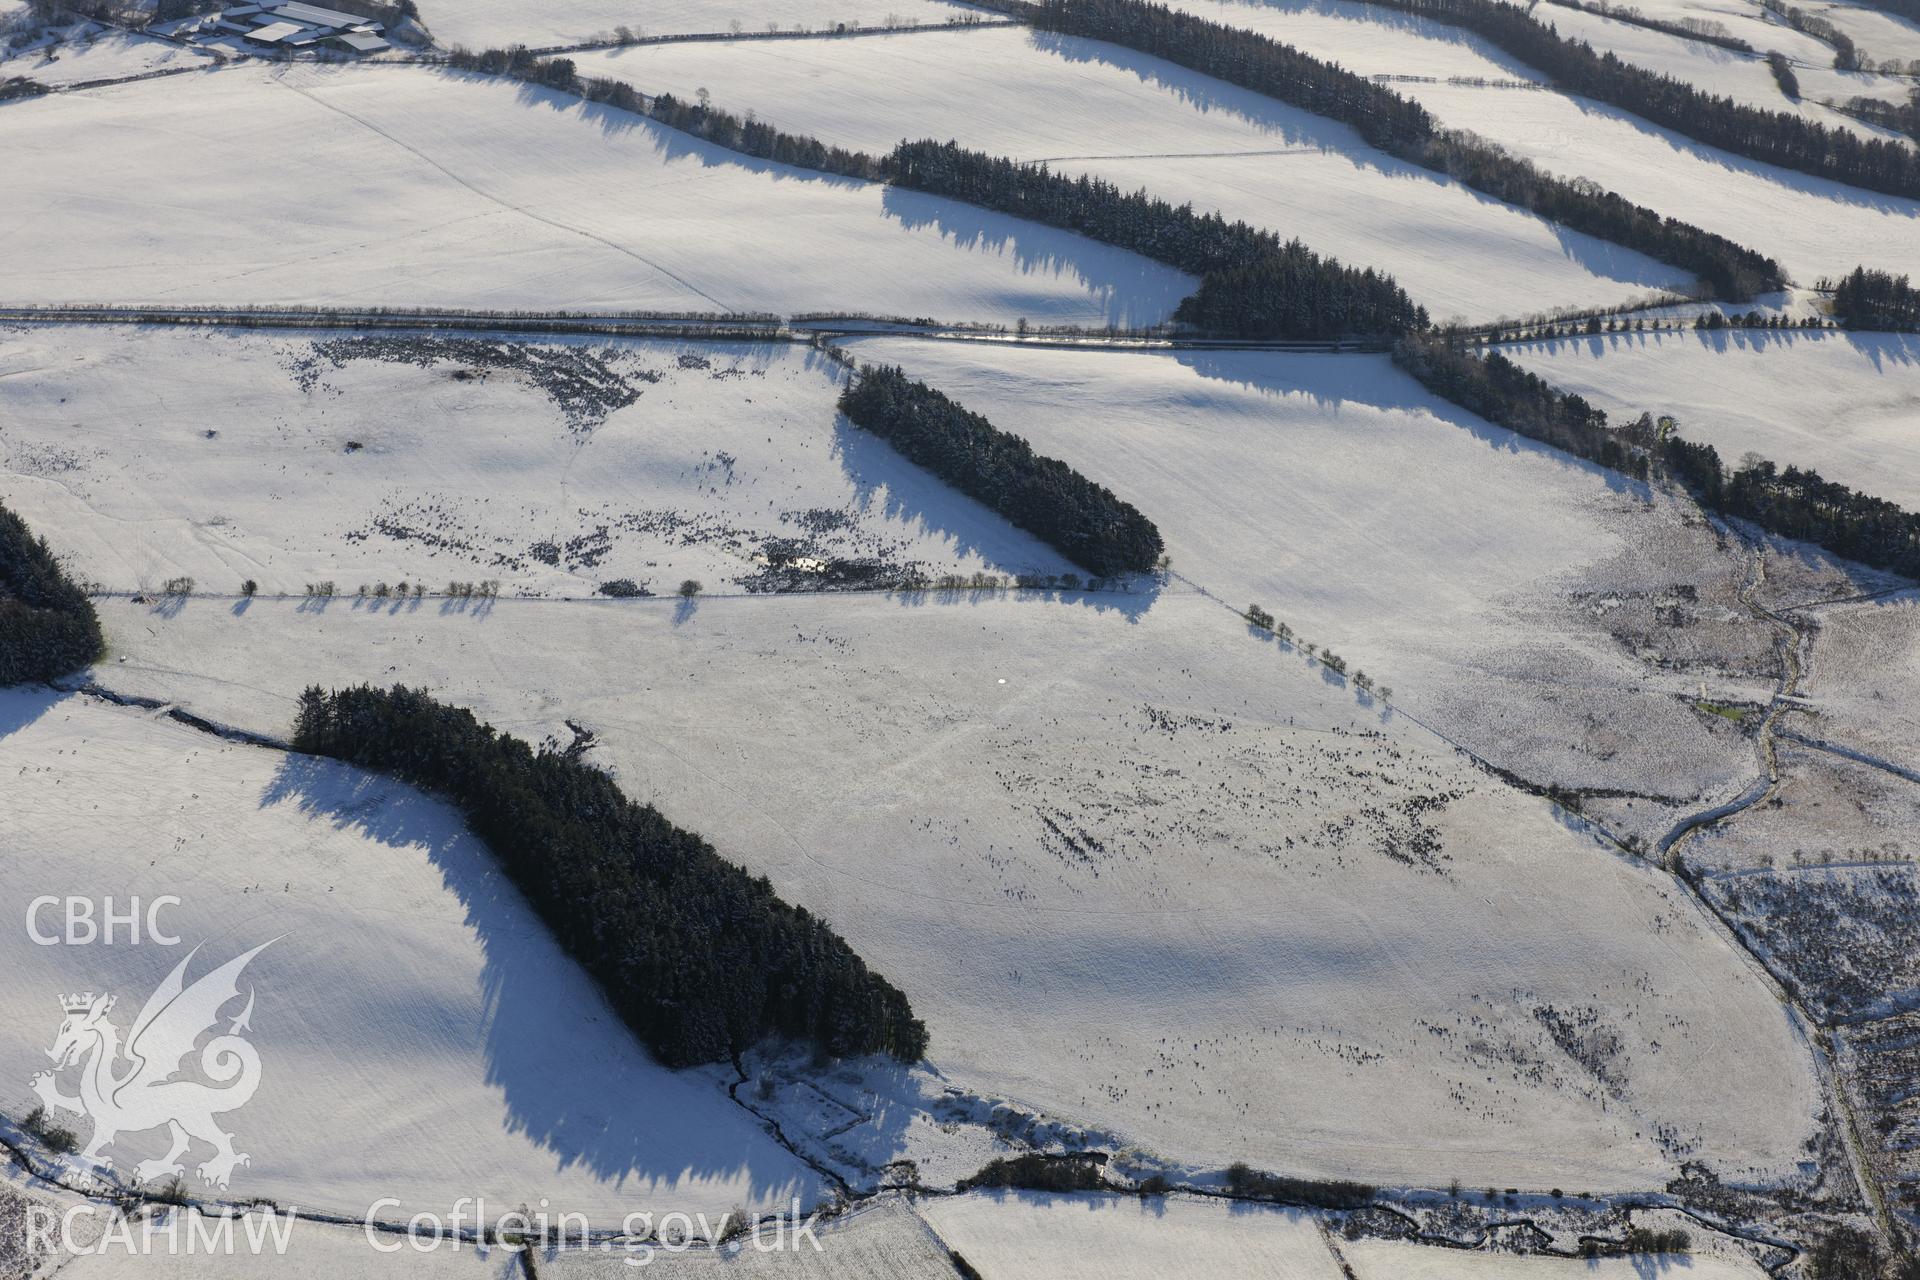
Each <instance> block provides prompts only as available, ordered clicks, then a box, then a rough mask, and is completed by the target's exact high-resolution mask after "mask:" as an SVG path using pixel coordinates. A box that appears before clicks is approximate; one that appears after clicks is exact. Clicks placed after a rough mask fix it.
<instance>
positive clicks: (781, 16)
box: [421, 0, 990, 49]
mask: <svg viewBox="0 0 1920 1280" xmlns="http://www.w3.org/2000/svg"><path fill="white" fill-rule="evenodd" d="M421 16H422V17H423V18H424V19H425V20H426V22H427V23H428V25H429V26H430V27H431V29H432V31H433V36H434V40H435V41H436V42H437V43H439V44H441V45H443V46H447V45H465V46H467V47H468V48H472V49H487V48H496V47H504V46H506V45H511V44H524V45H529V46H531V47H534V48H541V47H545V46H548V45H561V44H580V43H584V42H587V41H591V40H604V39H609V38H611V37H612V36H613V35H614V33H615V32H617V31H618V30H619V29H620V28H621V27H625V28H626V29H627V30H628V31H630V32H632V33H633V34H634V35H636V36H642V37H646V36H674V35H687V34H692V33H702V32H707V33H714V34H731V33H733V32H734V31H735V30H740V31H754V32H759V31H765V30H767V28H768V25H769V24H774V25H777V26H778V27H779V28H780V30H782V31H795V30H800V31H828V30H833V29H836V28H838V27H841V26H847V27H872V26H880V25H883V24H884V25H888V26H893V25H897V24H910V23H917V24H919V25H922V26H929V27H931V26H939V25H941V24H944V23H947V22H950V21H953V20H954V19H956V18H967V17H980V16H990V15H985V14H982V12H981V11H980V10H978V9H975V8H973V7H971V6H969V5H962V4H949V3H946V2H945V0H572V3H568V4H553V3H549V2H548V0H444V2H442V3H436V4H434V5H433V7H432V8H431V9H430V10H426V11H423V12H422V14H421Z"/></svg>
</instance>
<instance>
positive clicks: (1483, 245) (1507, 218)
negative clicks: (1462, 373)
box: [576, 28, 1687, 321]
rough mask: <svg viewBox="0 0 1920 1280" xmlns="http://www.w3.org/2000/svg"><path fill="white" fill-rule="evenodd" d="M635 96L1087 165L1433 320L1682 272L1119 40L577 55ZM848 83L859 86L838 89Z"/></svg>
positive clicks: (1025, 35)
mask: <svg viewBox="0 0 1920 1280" xmlns="http://www.w3.org/2000/svg"><path fill="white" fill-rule="evenodd" d="M576 61H577V62H578V63H579V65H580V66H581V68H582V70H583V72H585V73H588V74H595V75H607V76H611V77H614V78H617V79H622V80H626V81H629V82H630V83H632V84H633V85H635V86H636V87H638V88H640V89H641V90H643V91H645V92H648V93H662V92H667V93H672V94H674V95H676V96H678V97H681V98H683V99H691V98H693V97H694V96H695V95H696V93H697V92H698V91H699V90H702V89H705V90H707V91H708V92H710V93H711V94H712V95H713V100H714V101H715V103H717V104H719V105H722V106H724V107H726V108H727V109H729V110H732V111H736V112H740V111H748V110H751V111H754V112H756V113H757V114H759V115H761V116H764V117H765V118H767V119H768V120H770V121H773V122H774V123H775V124H777V125H778V126H779V127H780V128H783V129H787V130H789V131H793V132H799V133H806V134H812V135H814V136H816V137H819V138H821V139H822V140H824V141H826V142H830V143H835V144H838V145H841V146H845V147H850V148H855V149H861V150H866V151H869V152H874V153H880V152H885V151H888V150H891V149H892V147H893V146H894V144H896V143H898V142H900V141H901V140H902V139H912V140H918V139H921V138H934V139H940V140H945V139H948V138H953V139H957V140H958V141H959V142H960V143H961V144H962V145H964V146H968V147H972V148H974V149H976V150H983V151H987V152H990V153H992V154H995V155H1008V156H1012V157H1014V158H1016V159H1021V160H1028V161H1041V160H1044V161H1046V162H1047V163H1048V164H1049V165H1050V166H1051V167H1052V168H1053V169H1055V170H1056V171H1060V172H1067V173H1082V172H1084V173H1092V174H1095V175H1098V176H1100V177H1103V178H1106V179H1107V180H1109V181H1111V182H1114V183H1117V184H1118V185H1119V186H1121V187H1122V188H1124V189H1126V190H1129V191H1131V190H1134V189H1137V188H1145V189H1146V190H1147V191H1149V192H1152V193H1153V194H1155V195H1162V196H1165V197H1167V198H1168V199H1176V200H1178V199H1191V200H1192V201H1193V202H1194V203H1195V205H1196V206H1197V207H1199V208H1202V209H1217V210H1218V211H1219V212H1220V213H1221V214H1222V215H1223V216H1225V217H1228V218H1236V219H1244V220H1245V221H1247V222H1249V223H1252V224H1253V225H1255V226H1259V227H1266V228H1271V229H1272V230H1274V231H1276V232H1278V233H1279V234H1280V235H1282V236H1283V237H1289V238H1291V237H1296V236H1297V237H1299V238H1300V239H1302V240H1304V241H1305V242H1306V243H1307V244H1308V245H1309V246H1311V247H1312V248H1314V249H1317V250H1319V251H1321V252H1325V253H1332V254H1334V255H1336V256H1338V257H1340V258H1342V259H1343V260H1345V261H1348V262H1366V263H1369V264H1371V265H1375V266H1378V267H1381V268H1383V269H1385V270H1387V271H1390V272H1391V273H1392V274H1393V275H1394V276H1395V277H1396V278H1397V279H1398V280H1399V281H1400V283H1401V284H1402V285H1404V286H1405V287H1406V288H1407V289H1408V290H1409V291H1410V292H1411V293H1412V294H1413V295H1414V297H1415V298H1416V299H1417V300H1418V301H1420V302H1422V303H1424V304H1425V305H1426V306H1427V307H1428V308H1429V310H1431V311H1432V312H1433V313H1434V315H1436V316H1437V317H1441V318H1451V317H1460V318H1464V319H1468V320H1473V321H1485V320H1491V319H1494V318H1497V317H1499V316H1508V315H1511V316H1519V315H1525V314H1529V313H1532V312H1535V311H1540V310H1549V309H1552V308H1554V307H1583V306H1601V305H1610V304H1614V303H1618V302H1621V301H1624V300H1626V299H1629V298H1632V297H1635V296H1639V295H1645V294H1650V293H1654V292H1656V291H1658V290H1661V289H1663V288H1666V287H1669V286H1675V285H1680V284H1685V283H1687V281H1686V277H1685V273H1684V272H1681V271H1678V270H1676V269H1675V268H1673V267H1670V266H1667V265H1666V264H1664V263H1659V262H1655V261H1653V260H1651V259H1649V258H1647V257H1645V256H1644V255H1642V254H1638V253H1634V252H1632V251H1631V250H1627V249H1623V248H1621V247H1620V246H1618V245H1613V244H1609V243H1607V242H1605V241H1601V240H1596V239H1594V238H1592V237H1590V236H1583V235H1580V234H1577V233H1569V232H1567V231H1566V230H1565V229H1564V228H1560V227H1555V226H1553V225H1552V224H1551V223H1548V222H1546V221H1545V220H1543V219H1540V218H1537V217H1534V216H1532V215H1530V214H1527V213H1525V212H1523V211H1521V210H1519V209H1515V208H1513V207H1511V206H1508V205H1503V204H1501V203H1499V202H1498V201H1494V200H1489V199H1488V198H1486V197H1485V196H1482V195H1479V194H1478V193H1476V192H1473V191H1469V190H1467V189H1465V188H1464V187H1461V186H1459V185H1457V184H1454V183H1451V182H1448V181H1447V180H1446V179H1445V178H1443V177H1440V176H1437V175H1434V174H1431V173H1429V172H1427V171H1426V170H1424V169H1421V168H1419V167H1418V166H1415V165H1411V164H1408V163H1407V162H1405V161H1403V160H1397V159H1394V158H1393V157H1391V156H1388V155H1386V154H1385V153H1383V152H1381V151H1378V150H1376V149H1374V148H1372V147H1369V146H1368V145H1366V144H1365V143H1364V142H1362V141H1361V139H1360V137H1359V136H1358V135H1357V134H1356V133H1355V132H1354V131H1353V130H1352V129H1350V128H1348V127H1347V126H1345V125H1340V124H1335V123H1333V122H1331V121H1328V120H1326V119H1324V118H1321V117H1317V116H1314V115H1311V114H1309V113H1307V112H1304V111H1299V110H1296V109H1293V108H1289V107H1286V106H1283V105H1281V104H1279V103H1276V102H1274V101H1273V100H1272V99H1270V98H1266V97H1263V96H1261V95H1260V94H1256V93H1252V92H1249V91H1247V90H1244V89H1238V88H1235V87H1233V86H1231V85H1228V84H1224V83H1222V82H1220V81H1217V80H1213V79H1210V78H1208V77H1206V76H1201V75H1197V74H1195V73H1194V72H1191V71H1187V70H1185V69H1184V68H1181V67H1179V66H1176V65H1174V64H1172V63H1169V62H1165V61H1162V60H1160V59H1157V58H1148V57H1143V56H1141V55H1139V54H1136V53H1133V52H1132V51H1131V50H1128V49H1124V48H1121V47H1120V46H1118V45H1112V44H1105V43H1102V42H1099V41H1093V40H1081V39H1077V38H1074V37H1067V36H1057V35H1052V34H1047V33H1039V32H1032V31H1027V30H1024V29H1021V28H990V29H986V30H978V31H968V30H962V31H954V32H939V33H929V34H919V35H900V36H885V37H867V38H862V39H859V40H840V41H831V42H827V43H824V44H822V45H820V46H819V47H818V48H811V47H810V48H808V49H807V50H805V51H804V53H797V52H796V51H795V50H794V49H792V48H791V47H790V46H789V45H788V44H786V43H775V42H768V41H743V42H718V43H701V44H669V45H654V46H644V47H640V48H633V49H622V50H614V51H608V52H604V53H585V54H581V55H578V57H577V58H576ZM849 83H855V84H859V85H861V86H862V90H861V92H860V93H859V94H857V95H851V94H848V93H847V92H846V86H847V85H848V84H849Z"/></svg>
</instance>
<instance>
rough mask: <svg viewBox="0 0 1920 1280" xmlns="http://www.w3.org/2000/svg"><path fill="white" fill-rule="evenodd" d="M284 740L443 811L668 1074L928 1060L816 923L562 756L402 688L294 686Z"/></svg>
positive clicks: (894, 999)
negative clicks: (769, 1056) (671, 1070)
mask: <svg viewBox="0 0 1920 1280" xmlns="http://www.w3.org/2000/svg"><path fill="white" fill-rule="evenodd" d="M293 746H294V749H295V750H297V751H304V752H310V753H312V754H316V755H325V756H333V757H336V758H338V759H341V760H345V761H348V762H350V763H352V764H356V765H360V766H363V767H365V768H370V769H376V770H379V771H382V772H386V773H391V774H393V775H394V776H396V777H398V778H401V779H402V780H404V781H406V782H410V783H412V784H414V785H415V786H419V787H423V788H426V789H427V790H430V791H434V792H437V793H439V794H441V795H443V796H445V797H447V798H448V799H449V800H451V801H452V802H453V804H454V805H455V806H456V807H457V808H459V810H460V811H461V813H462V814H463V815H464V816H465V818H466V820H467V823H468V825H469V826H470V827H471V828H472V830H473V832H474V834H475V835H477V836H479V837H480V838H481V839H482V840H484V841H486V843H487V845H488V846H489V847H490V848H492V850H493V851H494V854H495V855H496V856H497V857H498V858H499V859H500V863H501V865H502V867H503V868H504V869H505V870H506V872H507V874H508V876H509V877H510V878H511V879H512V880H513V882H514V883H515V884H516V885H518V886H519V888H520V891H521V892H522V893H523V894H524V895H525V896H526V898H527V900H528V901H529V902H530V903H531V904H532V905H533V908H534V910H535V911H537V912H538V913H539V914H540V916H541V918H542V919H544V920H545V921H546V922H547V925H548V927H549V928H550V929H551V930H552V931H553V935H554V937H555V939H556V940H557V941H558V942H559V943H560V945H561V947H562V948H564V949H565V950H566V951H567V953H568V954H570V955H572V956H573V957H574V958H575V959H576V960H578V961H579V962H580V964H581V965H582V967H584V968H585V969H586V970H587V972H589V973H590V974H592V975H593V976H594V978H595V979H596V980H597V981H598V982H599V983H600V986H601V988H602V989H603V990H604V991H605V993H606V996H607V1000H608V1002H609V1003H610V1004H611V1005H612V1006H613V1008H614V1009H615V1010H616V1011H617V1012H618V1013H619V1014H620V1016H621V1018H622V1019H623V1020H625V1022H626V1023H627V1025H628V1026H629V1027H631V1028H632V1029H633V1031H634V1033H635V1034H636V1035H638V1036H639V1037H640V1039H641V1040H642V1041H643V1042H645V1044H646V1045H647V1046H648V1048H650V1049H651V1050H652V1051H653V1052H654V1054H655V1056H656V1057H658V1058H659V1059H660V1060H661V1061H662V1062H664V1063H666V1064H667V1065H669V1066H676V1067H679V1066H688V1065H691V1064H694V1063H701V1062H714V1061H719V1060H721V1059H724V1058H726V1057H727V1056H728V1055H730V1054H733V1053H737V1052H739V1051H740V1050H742V1049H745V1048H747V1047H748V1046H749V1045H752V1044H753V1043H755V1042H756V1041H758V1040H760V1039H762V1038H764V1037H766V1036H773V1035H777V1036H786V1037H791V1038H794V1039H805V1040H811V1041H813V1042H814V1043H815V1044H817V1045H818V1046H820V1047H821V1048H823V1049H824V1050H825V1051H827V1052H829V1053H832V1054H837V1055H846V1054H867V1053H881V1052H885V1053H890V1054H892V1055H894V1056H895V1057H897V1058H900V1059H902V1060H905V1061H914V1060H917V1059H919V1058H920V1057H922V1056H923V1055H924V1054H925V1052H926V1047H927V1032H926V1028H925V1026H924V1025H923V1024H922V1023H921V1022H920V1021H919V1020H918V1019H916V1018H915V1017H914V1016H913V1010H912V1008H911V1007H909V1005H908V1003H907V998H906V997H905V996H904V995H902V994H901V993H900V992H899V991H898V990H896V989H895V988H894V987H893V986H892V985H891V984H889V983H888V982H887V981H886V979H884V978H882V977H880V976H879V975H878V974H876V973H873V972H871V971H870V970H869V969H868V968H867V966H866V964H865V963H864V962H863V961H862V960H861V959H860V957H859V956H858V955H856V954H854V952H853V950H852V948H850V947H849V946H848V945H847V944H846V942H845V941H844V940H843V939H841V938H840V936H839V935H838V934H836V933H834V931H833V930H832V929H830V928H828V927H827V925H826V924H825V923H824V922H822V921H820V920H818V919H816V918H815V917H813V916H812V915H810V914H808V912H807V911H806V910H805V909H804V908H801V907H795V906H792V905H790V904H788V903H786V902H783V901H781V900H780V898H779V897H778V896H776V895H775V893H774V891H773V886H772V885H771V884H769V883H768V882H767V880H766V879H765V878H764V877H758V876H752V875H749V874H748V873H747V872H745V871H743V870H742V869H741V868H739V867H737V866H735V865H733V864H732V863H730V862H728V861H726V860H725V859H723V858H721V857H720V855H719V854H718V853H716V852H715V851H714V849H713V847H712V846H711V845H709V844H708V843H707V842H706V841H705V840H702V839H701V838H700V837H699V836H697V835H694V834H692V833H691V832H688V831H683V830H681V829H680V828H679V827H676V826H674V825H673V824H672V823H670V822H668V821H667V820H666V818H664V817H662V816H661V814H660V813H659V811H658V810H656V809H654V808H653V807H652V806H650V805H642V804H636V803H635V802H634V801H632V800H630V799H628V798H627V797H626V796H625V795H623V794H621V792H620V789H619V787H617V786H616V785H615V784H614V782H613V780H612V779H611V778H609V777H608V776H607V775H606V774H604V773H601V772H600V771H599V770H597V769H593V768H591V767H589V766H587V765H585V764H583V763H581V762H580V761H579V760H578V759H576V758H575V757H574V755H573V754H571V753H568V752H565V751H555V750H535V749H534V748H533V747H531V746H529V745H528V744H527V743H525V742H522V741H520V740H519V739H517V738H513V737H510V736H508V735H506V734H501V733H496V732H495V731H494V730H493V729H492V728H491V727H489V726H488V725H485V724H482V723H481V722H480V721H479V720H477V719H475V718H474V716H473V714H472V713H471V712H469V711H467V710H465V709H463V708H460V707H450V706H446V705H444V704H442V703H439V702H436V701H434V700H433V699H432V698H430V697H428V696H427V695H426V694H425V693H422V692H420V691H418V690H414V689H407V688H402V687H399V686H395V687H394V688H392V689H384V690H383V689H374V688H371V687H367V686H361V687H358V688H351V689H338V690H334V691H333V692H330V693H329V692H327V691H324V690H322V689H319V688H310V689H308V690H307V691H306V693H305V694H304V695H302V697H301V699H300V711H299V717H298V720H297V721H296V723H295V725H294V737H293Z"/></svg>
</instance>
